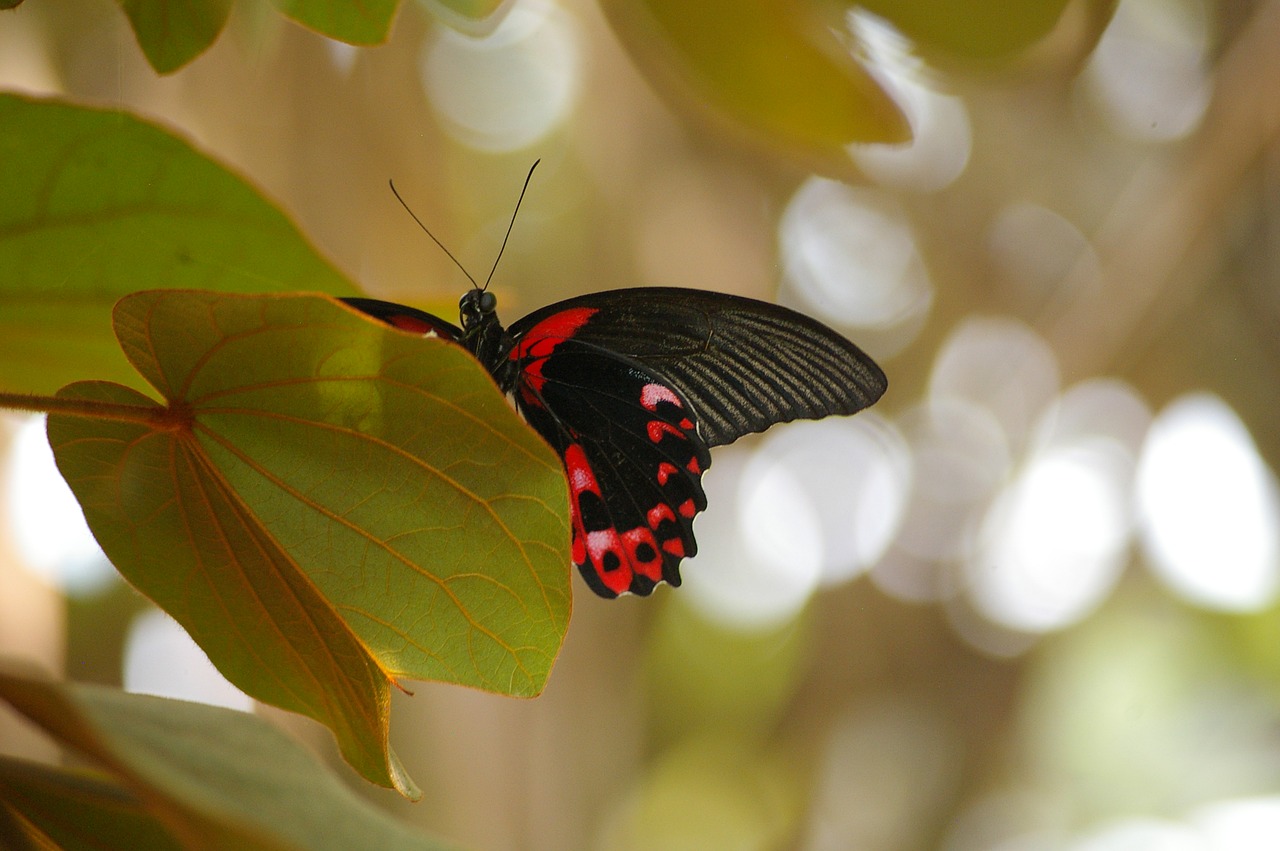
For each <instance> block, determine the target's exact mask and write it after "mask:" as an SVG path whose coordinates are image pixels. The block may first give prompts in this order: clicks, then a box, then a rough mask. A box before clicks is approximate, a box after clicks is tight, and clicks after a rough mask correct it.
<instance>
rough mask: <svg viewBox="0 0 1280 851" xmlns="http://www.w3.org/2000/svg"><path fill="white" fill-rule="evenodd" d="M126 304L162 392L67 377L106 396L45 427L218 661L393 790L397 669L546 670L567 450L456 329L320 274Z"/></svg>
mask: <svg viewBox="0 0 1280 851" xmlns="http://www.w3.org/2000/svg"><path fill="white" fill-rule="evenodd" d="M115 324H116V328H117V334H118V335H119V338H120V342H121V345H122V347H123V348H124V350H125V352H126V354H127V356H128V358H129V360H130V361H131V362H132V363H133V364H134V365H135V366H136V367H137V369H138V371H139V372H140V373H141V374H142V375H143V376H144V377H145V378H146V379H147V381H148V382H149V383H150V384H151V385H152V386H153V387H155V388H156V389H157V390H158V391H159V392H160V394H161V396H162V397H163V399H164V400H165V403H164V404H160V403H156V402H153V401H151V400H150V399H149V398H147V397H145V396H143V395H142V394H140V393H138V392H136V391H134V390H131V389H129V388H125V387H122V386H119V385H114V384H108V383H105V382H82V383H78V384H73V385H70V386H69V387H67V388H64V390H63V391H62V392H60V394H59V396H60V397H61V398H64V399H69V400H90V401H92V402H94V403H97V404H99V405H101V406H102V410H103V411H104V417H106V418H101V419H84V418H79V417H73V416H67V415H58V414H54V415H50V417H49V440H50V443H51V445H52V446H53V449H54V453H55V456H56V458H57V461H58V465H59V468H60V469H61V471H62V473H63V475H64V477H65V478H66V479H67V481H68V483H69V484H70V485H71V487H72V490H73V491H74V492H75V493H76V496H77V497H78V498H79V500H80V503H81V505H82V506H83V508H84V511H85V517H86V519H87V520H88V521H89V525H90V527H91V528H92V529H93V531H94V534H95V535H96V536H97V538H98V540H99V542H100V543H101V544H102V546H103V549H104V550H105V551H106V552H107V555H108V556H110V558H111V560H112V561H113V563H114V564H115V565H116V566H117V568H118V569H119V570H120V571H121V573H122V574H124V575H125V577H126V578H128V579H129V581H130V582H132V583H133V584H134V585H135V586H136V587H138V588H139V589H140V590H142V591H143V592H144V593H145V594H147V595H148V596H149V597H151V598H152V599H153V600H155V601H156V602H157V603H158V604H159V605H160V606H161V607H162V608H164V609H165V610H166V611H168V612H169V613H170V614H172V615H173V616H174V617H175V618H176V619H177V620H178V621H179V623H181V624H182V625H183V626H184V627H185V628H186V629H187V631H188V632H189V633H190V634H191V635H192V637H193V638H194V639H195V640H196V641H197V643H199V644H200V645H201V647H203V648H204V650H205V651H206V652H207V653H208V654H209V657H210V659H211V660H212V661H213V662H214V664H215V665H216V666H217V667H218V668H219V669H220V670H221V671H222V672H223V674H224V675H226V676H227V677H228V679H230V680H231V681H232V682H234V683H235V684H236V685H238V686H240V688H242V689H244V690H245V691H246V692H248V693H249V694H251V695H253V696H254V697H257V698H259V699H261V700H264V701H266V702H268V703H273V704H275V705H278V706H282V707H284V708H286V709H290V710H293V711H296V712H301V713H303V714H306V715H309V716H311V717H313V718H316V719H317V720H319V721H321V722H322V723H324V724H326V725H327V726H329V727H330V728H331V729H333V731H334V733H335V735H336V736H337V738H338V742H339V745H340V747H341V749H342V751H343V754H344V755H345V756H346V758H347V759H348V761H350V762H351V763H352V765H353V766H354V767H355V768H356V769H357V770H358V771H360V772H361V773H362V774H364V775H365V776H366V777H369V778H370V779H372V780H374V781H375V782H380V783H384V784H394V785H396V786H397V787H399V788H401V789H402V790H408V789H409V781H408V780H407V779H406V778H405V777H403V775H402V773H401V772H400V770H399V767H398V764H397V763H396V760H395V757H394V755H393V754H392V753H391V752H390V750H389V748H388V746H387V712H388V697H389V693H388V687H389V684H390V683H391V682H392V681H393V680H394V679H396V678H400V677H410V678H414V679H432V680H441V681H445V682H451V683H459V684H463V685H470V686H474V687H477V688H483V689H488V690H491V691H496V692H501V693H504V694H511V695H522V696H529V695H534V694H537V693H538V692H539V691H540V690H541V689H542V688H543V686H544V684H545V682H546V678H547V676H548V674H549V672H550V669H551V665H552V662H553V661H554V659H555V656H556V654H557V652H558V651H559V647H560V644H561V642H562V640H563V637H564V633H565V630H566V628H567V625H568V618H569V610H570V590H569V575H568V567H567V566H568V564H569V554H568V540H569V535H568V503H567V496H566V494H565V483H564V478H563V472H562V470H561V468H560V465H559V462H558V460H557V459H556V457H555V455H554V454H553V453H552V452H551V450H550V449H549V448H548V447H547V446H546V445H545V444H544V443H543V442H542V441H541V440H540V439H539V438H538V437H537V435H536V434H534V433H533V432H532V431H531V430H530V429H529V428H528V427H527V426H525V425H524V423H523V422H521V421H520V420H519V418H518V417H516V415H515V414H514V413H513V412H512V411H511V410H510V408H509V407H508V406H507V404H506V401H505V400H504V399H503V398H502V396H501V395H500V393H499V392H498V390H497V389H496V387H495V386H494V385H493V382H492V381H491V380H490V379H489V377H488V376H487V375H486V374H485V373H484V371H483V369H482V368H481V367H480V365H479V364H478V363H477V362H476V361H475V360H474V359H473V358H472V357H471V356H470V355H468V354H467V353H466V352H465V351H464V350H463V349H461V348H460V347H458V346H456V345H452V344H449V343H445V342H443V341H439V340H428V339H423V338H421V337H417V336H414V335H409V334H405V333H402V332H398V331H394V330H392V329H389V328H387V327H385V326H383V325H381V324H380V323H377V322H374V321H372V320H369V319H367V318H365V317H363V316H362V315H360V314H358V313H356V312H355V311H353V310H350V309H348V308H346V307H345V306H343V305H340V304H338V303H337V302H334V301H332V300H329V299H325V298H320V297H313V296H258V297H250V296H236V295H226V294H215V293H207V292H182V291H153V292H145V293H138V294H135V295H133V296H130V297H128V298H125V299H123V300H122V301H121V302H120V304H119V305H118V306H117V308H116V311H115ZM110 406H114V407H110Z"/></svg>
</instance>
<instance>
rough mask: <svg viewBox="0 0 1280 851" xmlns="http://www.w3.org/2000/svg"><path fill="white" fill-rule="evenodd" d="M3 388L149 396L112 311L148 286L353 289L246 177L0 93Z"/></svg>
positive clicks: (119, 118)
mask: <svg viewBox="0 0 1280 851" xmlns="http://www.w3.org/2000/svg"><path fill="white" fill-rule="evenodd" d="M0 198H2V199H3V203H0V375H3V378H0V390H5V391H11V392H29V393H43V394H49V393H53V392H54V391H55V390H56V389H57V388H58V387H61V386H62V385H63V384H65V383H67V382H68V381H75V380H77V379H82V378H103V379H110V380H112V381H119V382H123V383H126V384H130V385H132V386H136V387H141V386H142V384H141V383H140V382H139V380H138V377H137V373H136V372H134V370H133V369H131V368H130V367H129V364H128V363H127V362H126V361H125V359H124V358H123V357H122V356H121V354H120V350H119V347H117V346H116V345H115V339H114V337H113V336H112V333H111V324H110V321H109V316H110V309H111V305H113V304H115V302H116V301H117V300H118V299H119V298H120V297H121V296H124V295H126V294H128V293H131V292H134V291H135V290H138V289H142V288H156V287H199V288H202V289H216V290H226V291H238V292H263V291H282V292H283V291H290V290H309V291H319V292H331V293H339V294H347V293H354V292H355V287H354V286H353V285H352V284H350V283H349V282H348V281H346V280H345V279H344V278H343V277H342V275H341V274H339V273H338V272H337V271H336V270H335V269H334V268H333V266H331V265H330V264H329V263H328V262H326V261H325V260H324V259H322V258H321V257H319V256H318V255H317V254H316V252H315V250H314V249H313V248H312V247H311V246H310V245H309V244H308V243H307V241H306V240H305V239H304V238H303V237H302V236H301V234H299V233H298V230H297V228H296V227H295V226H294V225H293V223H292V222H290V221H289V219H288V218H286V217H285V216H284V214H282V213H281V212H280V211H279V210H278V209H277V208H276V207H274V206H273V205H272V204H271V203H269V202H268V201H266V200H265V199H263V198H262V196H261V195H259V194H258V192H257V191H256V190H254V189H253V188H251V187H250V186H249V185H248V184H247V183H245V182H244V181H243V180H242V179H241V178H239V177H237V176H236V175H234V174H232V173H231V172H229V171H227V170H226V169H225V168H223V167H221V166H219V165H217V164H215V163H213V162H211V161H210V160H209V159H207V158H206V157H205V156H204V155H202V154H200V153H199V152H197V151H196V150H194V149H193V148H192V147H191V146H190V145H189V144H188V143H186V142H184V141H182V140H181V139H178V138H176V137H175V136H173V135H171V134H169V133H167V132H166V131H164V130H161V129H160V128H158V127H155V126H153V125H151V124H147V123H146V122H143V121H139V120H138V119H136V118H134V117H132V116H130V115H128V114H127V113H124V112H119V111H115V110H98V109H87V108H84V107H77V106H70V105H68V104H63V103H58V102H55V101H43V100H35V99H31V98H26V97H21V96H18V95H0Z"/></svg>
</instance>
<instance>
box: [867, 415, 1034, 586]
mask: <svg viewBox="0 0 1280 851" xmlns="http://www.w3.org/2000/svg"><path fill="white" fill-rule="evenodd" d="M897 425H898V428H899V429H900V430H901V432H902V435H903V437H904V439H905V440H906V442H907V446H908V447H909V449H910V453H911V458H912V465H911V473H912V478H911V489H910V496H909V498H908V501H907V506H906V510H905V511H904V513H903V516H902V520H901V523H900V527H899V531H898V535H897V537H896V538H895V539H894V541H893V543H892V545H891V546H890V547H889V549H888V551H887V552H886V553H885V555H884V557H883V558H882V559H880V561H879V562H877V563H876V564H875V565H874V566H873V567H872V568H871V578H872V580H873V581H874V582H875V583H876V585H877V586H878V587H879V588H880V589H881V590H883V591H884V592H885V593H887V594H889V595H891V596H893V597H896V598H898V599H900V600H905V601H908V602H918V603H923V602H934V601H938V600H942V599H945V598H946V597H948V596H950V595H951V594H952V593H954V591H955V587H954V585H955V583H954V580H953V577H952V572H953V569H954V567H955V566H956V565H958V564H959V563H960V561H961V560H962V559H963V558H964V557H965V556H966V555H967V554H968V553H969V552H971V550H972V547H973V545H974V541H975V539H976V533H977V527H978V523H979V521H980V519H981V514H982V511H983V509H984V508H985V506H986V505H987V503H988V501H989V500H990V499H991V497H992V496H993V495H994V494H995V492H996V489H997V488H998V487H999V486H1000V483H1001V482H1003V481H1004V477H1005V475H1006V472H1007V470H1008V469H1009V468H1010V466H1011V465H1012V463H1013V459H1012V457H1011V456H1010V454H1009V448H1008V443H1007V441H1006V440H1005V438H1004V434H1003V433H1002V432H1001V429H1000V425H999V423H998V422H997V421H996V419H995V418H994V417H993V416H992V415H991V414H990V412H988V411H986V410H983V409H982V408H980V407H978V406H976V405H972V404H969V403H965V402H960V401H956V400H941V401H938V402H936V403H932V404H923V405H917V406H914V407H912V408H909V409H908V410H907V411H906V412H904V413H903V415H902V416H901V417H900V418H899V419H898V423H897Z"/></svg>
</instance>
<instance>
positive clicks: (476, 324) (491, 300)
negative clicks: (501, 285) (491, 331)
mask: <svg viewBox="0 0 1280 851" xmlns="http://www.w3.org/2000/svg"><path fill="white" fill-rule="evenodd" d="M497 309H498V297H497V296H495V295H494V294H493V293H491V292H489V291H488V290H482V289H478V288H476V289H470V290H467V291H466V292H465V293H463V294H462V299H461V300H460V301H459V302H458V313H459V314H460V315H461V317H462V330H463V331H464V332H467V331H474V330H475V329H477V328H480V327H481V326H482V325H485V324H486V320H487V321H488V322H492V321H493V318H494V317H495V316H496V314H495V311H496V310H497Z"/></svg>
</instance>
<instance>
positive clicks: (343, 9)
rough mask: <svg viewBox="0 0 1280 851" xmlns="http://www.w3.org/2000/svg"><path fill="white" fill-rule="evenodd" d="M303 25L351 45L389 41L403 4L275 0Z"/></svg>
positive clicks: (393, 1)
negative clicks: (397, 14)
mask: <svg viewBox="0 0 1280 851" xmlns="http://www.w3.org/2000/svg"><path fill="white" fill-rule="evenodd" d="M272 2H274V3H275V5H276V7H277V8H278V9H279V10H280V11H281V12H283V13H284V14H286V15H288V16H289V17H291V18H293V19H294V20H295V21H297V22H298V23H300V24H303V25H304V26H307V27H310V28H311V29H313V30H315V31H316V32H319V33H322V34H324V35H327V36H328V37H329V38H333V39H337V40H338V41H345V42H347V43H348V44H381V43H382V42H384V41H386V39H387V33H388V32H389V31H390V29H391V21H392V19H393V18H394V17H395V14H396V7H397V6H398V5H399V4H400V0H362V2H359V3H352V2H350V0H272Z"/></svg>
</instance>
